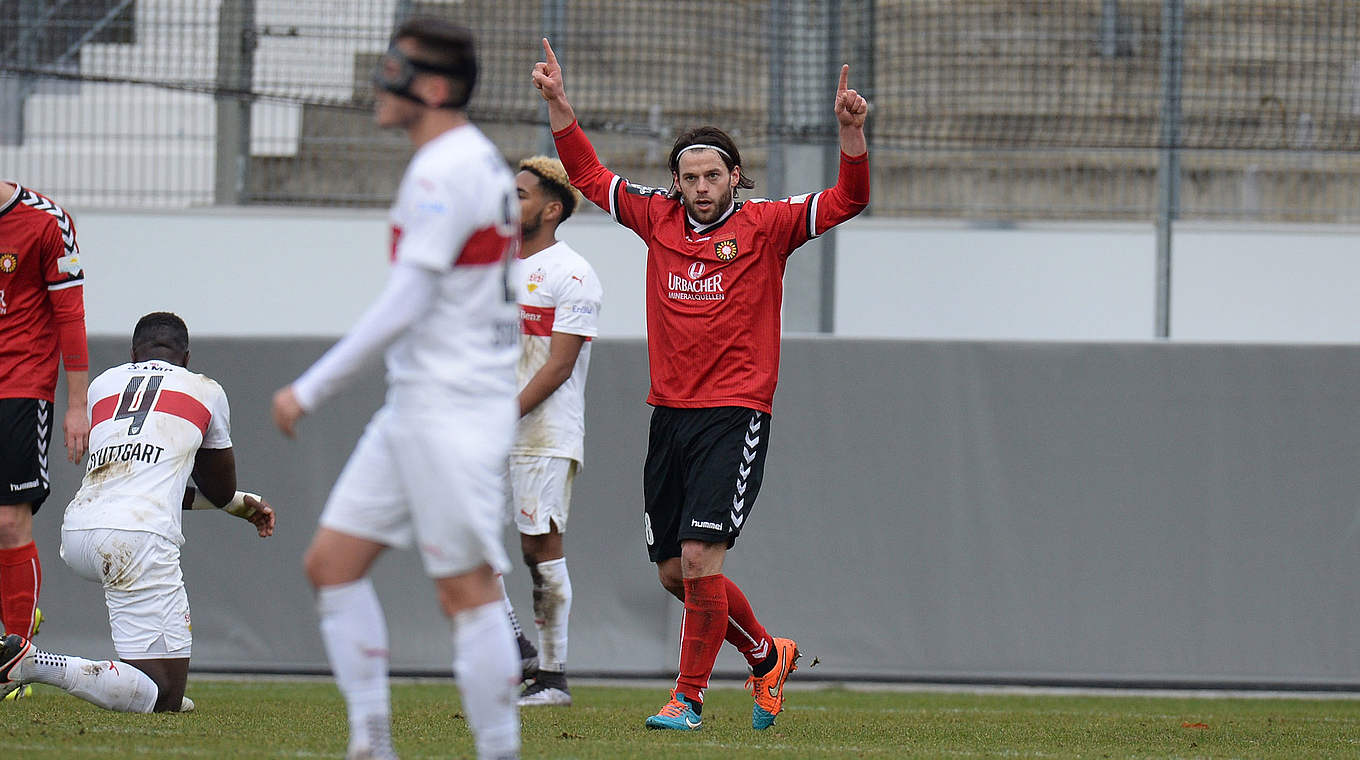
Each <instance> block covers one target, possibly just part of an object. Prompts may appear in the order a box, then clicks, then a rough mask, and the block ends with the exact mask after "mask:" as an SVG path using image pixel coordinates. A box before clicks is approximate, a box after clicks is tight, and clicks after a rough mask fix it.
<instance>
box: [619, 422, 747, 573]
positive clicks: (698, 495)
mask: <svg viewBox="0 0 1360 760" xmlns="http://www.w3.org/2000/svg"><path fill="white" fill-rule="evenodd" d="M769 440H770V415H768V414H766V413H765V412H758V411H756V410H754V409H747V408H745V407H740V406H722V407H715V408H711V409H676V408H674V407H666V406H658V407H656V408H655V409H653V410H652V425H651V432H650V434H649V435H648V438H647V462H646V464H644V465H643V470H642V492H643V501H644V503H645V505H646V515H645V527H646V539H647V554H648V555H649V556H650V557H651V559H652V561H653V562H660V561H662V560H665V559H671V558H673V557H679V556H680V542H681V541H683V540H686V539H697V540H699V541H707V542H709V543H726V544H727V546H728V547H729V548H730V547H731V546H732V544H734V543H735V542H736V540H737V536H738V534H740V533H741V529H742V527H743V526H744V525H745V524H746V519H747V518H748V517H750V515H751V509H752V507H754V506H755V502H756V496H757V495H758V494H759V493H760V481H761V478H762V477H763V475H764V472H765V450H766V449H767V448H768V447H769Z"/></svg>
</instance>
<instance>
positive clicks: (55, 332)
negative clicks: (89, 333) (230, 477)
mask: <svg viewBox="0 0 1360 760" xmlns="http://www.w3.org/2000/svg"><path fill="white" fill-rule="evenodd" d="M84 284H85V275H84V271H83V270H82V269H81V265H80V247H79V246H77V245H76V230H75V225H74V223H73V222H72V221H71V217H70V216H69V215H68V214H67V213H66V212H65V211H63V210H62V208H61V207H60V206H58V205H57V204H55V203H53V202H52V201H51V200H50V199H48V198H47V197H45V196H43V195H40V194H38V193H35V192H33V191H32V190H30V189H28V188H26V187H21V186H19V185H17V184H15V183H11V182H0V620H2V621H3V623H4V629H5V631H6V632H8V633H17V634H19V635H21V636H23V637H24V638H29V637H31V636H32V635H33V633H34V632H35V629H36V628H37V623H38V620H39V618H38V617H37V605H38V590H39V589H40V588H41V587H42V565H41V564H40V563H39V561H38V548H37V546H36V545H34V543H33V515H35V514H37V512H38V509H39V508H40V507H42V504H43V501H44V500H45V499H47V495H48V493H49V492H50V490H51V487H50V482H49V480H48V476H47V448H48V446H49V445H50V444H51V442H52V425H53V421H54V420H53V413H52V402H53V398H54V396H55V395H56V390H57V367H58V365H60V364H65V365H66V415H65V417H64V418H63V422H62V431H63V433H64V436H65V439H66V455H67V459H69V460H70V461H72V462H79V461H80V459H81V458H82V457H83V456H84V455H85V449H86V447H87V445H88V442H89V437H90V421H89V419H88V418H87V417H86V416H85V400H86V393H87V390H88V388H89V385H90V372H89V369H90V361H89V355H88V352H87V349H86V345H85V301H84V296H83V290H84V288H83V285H84Z"/></svg>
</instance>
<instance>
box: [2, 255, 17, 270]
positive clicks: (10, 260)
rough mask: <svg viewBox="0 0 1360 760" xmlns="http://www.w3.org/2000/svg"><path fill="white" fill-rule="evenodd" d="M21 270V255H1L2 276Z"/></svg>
mask: <svg viewBox="0 0 1360 760" xmlns="http://www.w3.org/2000/svg"><path fill="white" fill-rule="evenodd" d="M18 268H19V254H17V253H0V274H10V273H11V272H13V271H14V270H16V269H18Z"/></svg>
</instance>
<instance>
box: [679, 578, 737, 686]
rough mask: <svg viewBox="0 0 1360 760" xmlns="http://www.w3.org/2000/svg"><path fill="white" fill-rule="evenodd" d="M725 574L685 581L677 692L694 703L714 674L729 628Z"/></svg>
mask: <svg viewBox="0 0 1360 760" xmlns="http://www.w3.org/2000/svg"><path fill="white" fill-rule="evenodd" d="M725 580H726V579H725V578H724V577H723V576H722V575H705V576H704V577H702V578H686V579H685V621H684V623H683V625H682V627H681V629H680V677H679V678H677V679H676V680H675V690H676V691H678V692H680V693H681V694H684V695H685V696H686V697H689V698H690V699H692V700H694V701H695V702H703V701H704V689H707V688H708V679H709V676H711V675H713V663H714V662H716V661H717V659H718V650H719V649H721V648H722V643H723V632H724V630H726V628H727V589H726V587H725V583H724V581H725Z"/></svg>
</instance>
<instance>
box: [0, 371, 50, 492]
mask: <svg viewBox="0 0 1360 760" xmlns="http://www.w3.org/2000/svg"><path fill="white" fill-rule="evenodd" d="M53 424H55V420H53V419H52V402H51V401H40V400H38V399H35V398H0V504H23V503H24V502H28V503H29V504H31V505H33V513H34V514H37V512H38V507H41V506H42V503H43V501H44V500H46V499H47V494H48V493H50V492H51V490H52V484H51V482H50V481H49V480H48V478H47V450H48V449H49V448H51V445H52V426H53Z"/></svg>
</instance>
